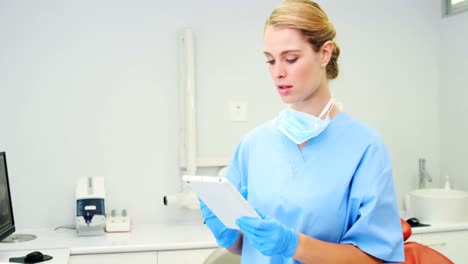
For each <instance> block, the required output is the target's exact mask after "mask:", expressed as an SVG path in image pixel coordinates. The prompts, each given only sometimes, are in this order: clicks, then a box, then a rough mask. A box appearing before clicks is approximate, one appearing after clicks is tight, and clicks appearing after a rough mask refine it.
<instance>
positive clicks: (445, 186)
mask: <svg viewBox="0 0 468 264" xmlns="http://www.w3.org/2000/svg"><path fill="white" fill-rule="evenodd" d="M444 189H445V190H450V189H452V186H451V184H450V177H449V176H448V175H447V176H445V184H444Z"/></svg>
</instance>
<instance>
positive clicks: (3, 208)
mask: <svg viewBox="0 0 468 264" xmlns="http://www.w3.org/2000/svg"><path fill="white" fill-rule="evenodd" d="M15 230H16V229H15V218H14V217H13V206H12V203H11V191H10V182H9V179H8V168H7V162H6V154H5V152H0V241H1V242H22V241H28V240H31V239H34V238H36V236H34V235H18V234H14V235H13V233H14V232H15Z"/></svg>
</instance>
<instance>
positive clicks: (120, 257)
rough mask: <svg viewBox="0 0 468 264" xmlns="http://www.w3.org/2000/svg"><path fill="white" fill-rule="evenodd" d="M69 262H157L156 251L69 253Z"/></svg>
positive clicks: (116, 263)
mask: <svg viewBox="0 0 468 264" xmlns="http://www.w3.org/2000/svg"><path fill="white" fill-rule="evenodd" d="M68 263H69V264H128V263H135V264H158V255H157V253H156V252H135V253H112V254H89V255H71V256H70V259H69V261H68Z"/></svg>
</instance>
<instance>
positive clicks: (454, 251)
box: [409, 230, 468, 263]
mask: <svg viewBox="0 0 468 264" xmlns="http://www.w3.org/2000/svg"><path fill="white" fill-rule="evenodd" d="M409 240H411V241H416V242H418V243H421V244H423V245H426V246H429V247H431V248H433V249H435V250H437V251H439V252H440V253H442V254H444V255H445V256H447V257H448V258H449V259H451V260H452V261H453V262H455V263H467V260H468V251H467V250H464V248H466V245H467V244H468V230H459V231H446V232H435V233H424V234H415V235H411V237H410V239H409Z"/></svg>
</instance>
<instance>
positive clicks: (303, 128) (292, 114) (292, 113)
mask: <svg viewBox="0 0 468 264" xmlns="http://www.w3.org/2000/svg"><path fill="white" fill-rule="evenodd" d="M334 102H335V99H334V98H331V99H330V101H329V102H328V104H327V105H326V106H325V108H324V109H323V110H322V112H321V113H320V115H319V116H318V117H316V116H313V115H310V114H307V113H304V112H300V111H296V110H293V109H291V108H287V109H285V110H284V111H282V112H281V113H280V114H279V115H278V116H277V117H276V118H275V120H273V123H274V125H275V126H276V127H277V128H278V129H279V130H280V131H281V132H283V134H285V135H286V136H287V137H288V138H289V139H291V140H292V141H293V142H294V143H296V144H298V145H299V144H302V143H304V142H306V141H307V140H309V139H311V138H314V137H316V136H318V135H319V134H320V133H322V131H323V130H325V128H326V127H327V126H328V124H329V123H330V115H329V113H330V110H331V108H332V106H333V104H334ZM325 114H326V115H327V116H326V117H325V119H323V120H322V117H323V116H324V115H325Z"/></svg>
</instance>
